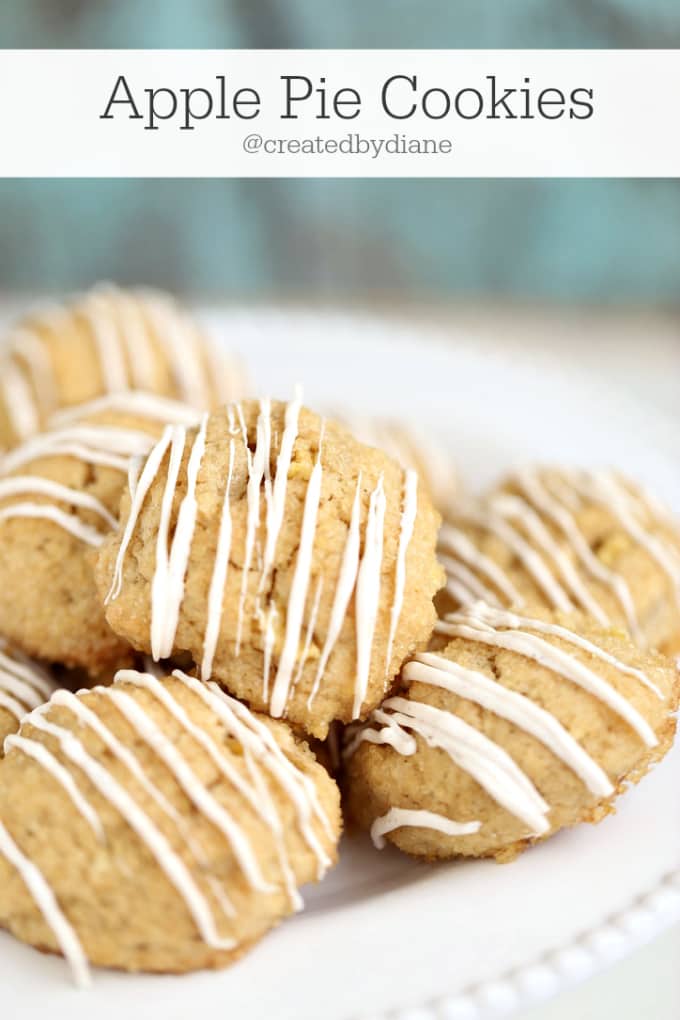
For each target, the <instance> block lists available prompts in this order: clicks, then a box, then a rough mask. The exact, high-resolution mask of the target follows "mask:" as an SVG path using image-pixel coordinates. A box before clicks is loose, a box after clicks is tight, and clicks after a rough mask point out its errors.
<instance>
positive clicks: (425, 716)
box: [359, 697, 550, 836]
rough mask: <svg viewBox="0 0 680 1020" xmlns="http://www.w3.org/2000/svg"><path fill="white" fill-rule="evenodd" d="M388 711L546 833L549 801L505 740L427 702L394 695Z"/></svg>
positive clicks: (537, 832)
mask: <svg viewBox="0 0 680 1020" xmlns="http://www.w3.org/2000/svg"><path fill="white" fill-rule="evenodd" d="M383 711H386V712H389V713H390V714H391V715H392V718H393V725H394V726H396V727H400V728H402V729H403V728H406V729H409V730H412V731H413V732H414V733H417V734H419V735H420V736H421V737H422V738H423V739H424V740H425V741H426V742H427V743H428V744H429V746H430V747H438V748H441V749H442V750H443V751H445V752H446V753H447V754H448V756H449V757H450V758H451V760H452V761H453V762H454V764H455V765H457V766H458V767H459V768H461V769H462V770H463V771H464V772H467V773H468V774H469V775H470V776H472V778H473V779H475V780H476V781H477V782H478V783H479V784H480V786H482V787H483V788H484V789H485V790H486V792H487V793H488V794H489V796H490V797H492V798H493V800H495V801H496V802H497V803H498V804H500V805H501V806H502V807H504V808H505V809H506V810H507V811H509V812H510V814H512V815H514V816H515V817H516V818H518V819H520V820H521V821H522V822H524V824H525V825H527V826H528V828H529V829H530V831H531V833H532V834H533V835H536V836H540V835H543V834H545V833H546V832H547V831H548V830H549V828H550V824H549V822H548V820H547V818H546V815H547V813H548V811H549V810H550V808H549V805H548V804H546V802H545V801H544V800H543V798H542V797H541V795H540V794H539V792H538V791H537V790H536V788H535V787H534V785H533V784H532V782H531V780H530V779H529V777H528V776H527V775H526V774H525V773H524V772H522V770H521V769H520V768H519V766H518V765H517V764H516V763H515V762H514V761H513V760H512V758H511V757H510V755H509V754H508V753H507V752H506V751H505V750H504V749H503V748H502V747H501V746H500V745H499V744H496V743H494V742H493V741H492V740H490V739H489V738H488V737H486V736H484V734H482V733H480V732H479V731H478V730H476V729H475V728H474V727H473V726H469V725H468V724H467V723H465V722H463V720H462V719H458V718H457V717H456V716H454V715H451V713H449V712H445V711H442V710H441V709H438V708H434V707H433V706H432V705H426V704H424V703H423V702H417V701H409V700H407V699H406V698H401V697H396V698H388V700H387V701H386V702H385V703H384V705H383ZM369 730H370V728H369ZM369 730H363V731H362V733H361V734H359V740H362V739H366V738H365V737H363V734H364V733H366V732H368V731H369ZM378 737H379V734H378ZM376 742H379V740H377V741H376ZM402 753H404V752H402Z"/></svg>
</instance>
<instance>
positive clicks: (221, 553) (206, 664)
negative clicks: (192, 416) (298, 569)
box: [201, 408, 234, 680]
mask: <svg viewBox="0 0 680 1020" xmlns="http://www.w3.org/2000/svg"><path fill="white" fill-rule="evenodd" d="M229 413H230V416H231V413H232V412H231V408H230V409H229ZM230 424H231V417H230ZM232 427H233V426H232ZM233 475H234V440H233V439H230V440H229V468H228V470H227V484H226V486H225V489H224V499H223V500H222V513H221V515H220V530H219V534H218V537H217V551H216V553H215V564H214V566H213V572H212V577H211V579H210V589H209V592H208V610H207V614H206V624H205V635H204V638H203V662H202V663H201V676H202V678H203V680H209V679H210V677H211V676H212V668H213V661H214V658H215V650H216V648H217V641H218V639H219V633H220V621H221V619H222V610H223V607H224V590H225V587H226V584H227V574H228V571H229V554H230V552H231V536H232V521H231V482H232V478H233Z"/></svg>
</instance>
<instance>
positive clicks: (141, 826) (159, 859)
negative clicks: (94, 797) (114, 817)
mask: <svg viewBox="0 0 680 1020" xmlns="http://www.w3.org/2000/svg"><path fill="white" fill-rule="evenodd" d="M76 700H77V699H76ZM69 707H71V706H69ZM43 710H44V706H43V707H42V708H39V709H36V711H35V712H33V713H32V714H31V716H30V718H29V719H28V722H29V723H30V725H31V726H34V727H35V728H36V729H39V730H43V731H44V732H45V733H48V734H49V735H50V736H52V737H54V738H55V740H56V741H57V742H58V744H59V747H60V749H61V751H62V753H63V754H64V755H65V756H66V757H67V758H69V759H70V760H71V761H72V762H73V763H74V765H77V766H78V768H80V769H81V770H82V772H83V773H84V774H85V775H86V776H87V778H88V779H89V780H90V782H91V783H92V785H93V786H94V787H95V789H96V790H97V791H98V792H99V794H100V795H101V796H102V797H104V798H105V800H108V801H109V802H110V803H111V804H112V805H113V807H115V808H116V810H117V811H119V812H120V815H121V816H122V817H123V818H124V819H125V821H126V822H127V823H128V825H129V826H130V828H131V829H133V830H134V832H135V833H136V834H137V836H138V837H139V838H140V839H141V840H142V842H143V843H144V845H145V846H146V847H147V849H148V850H149V852H150V853H151V854H152V856H153V857H154V858H155V860H156V863H157V864H158V867H159V868H160V869H161V871H162V872H163V873H164V875H165V876H166V878H167V879H168V881H169V882H170V883H171V884H172V885H173V886H174V887H175V889H176V890H177V892H178V893H179V895H180V896H181V898H182V900H183V901H184V903H185V905H186V907H187V910H188V911H189V913H190V914H191V916H192V918H193V920H194V923H195V924H196V927H197V928H198V930H199V932H200V933H201V937H202V938H203V941H204V942H206V944H207V945H210V946H213V947H214V948H216V949H233V948H234V942H233V940H232V939H224V938H222V937H221V936H220V935H219V932H218V931H217V927H216V925H215V919H214V916H213V914H212V911H211V909H210V904H209V902H208V900H207V899H206V898H205V897H204V895H203V893H202V892H201V891H200V889H199V887H198V885H197V884H196V882H195V880H194V878H193V877H192V875H191V872H190V871H189V869H188V868H187V866H186V864H185V863H184V861H183V860H182V858H181V857H180V856H179V855H178V854H176V853H175V851H174V850H173V849H172V847H171V845H170V843H169V842H168V840H167V838H166V837H165V836H164V835H163V833H162V832H161V831H160V829H158V828H157V826H156V825H155V824H154V822H153V821H152V820H151V818H150V817H149V816H148V815H147V814H146V813H145V812H144V811H143V809H142V808H141V807H140V806H139V804H138V803H137V802H136V801H135V799H134V798H133V797H132V795H131V794H130V793H129V792H128V791H127V790H126V788H125V787H124V786H122V785H121V784H120V783H119V782H118V781H117V780H116V779H115V778H114V777H113V776H112V775H111V773H110V772H108V771H107V769H106V768H105V767H104V766H103V765H101V764H100V762H98V761H97V760H96V759H95V758H93V757H92V756H91V755H89V754H88V753H87V751H86V750H85V747H84V745H83V744H82V743H81V742H80V741H79V740H78V739H77V737H75V735H74V734H73V733H72V732H71V730H67V729H64V728H63V727H62V726H56V725H55V724H54V723H51V722H49V721H48V720H47V719H45V718H43V715H42V712H43Z"/></svg>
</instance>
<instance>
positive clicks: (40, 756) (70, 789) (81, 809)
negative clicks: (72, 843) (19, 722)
mask: <svg viewBox="0 0 680 1020" xmlns="http://www.w3.org/2000/svg"><path fill="white" fill-rule="evenodd" d="M13 747H16V748H17V750H19V751H21V752H22V753H23V754H25V755H26V756H27V757H29V758H32V759H33V760H34V761H36V762H37V763H38V764H39V765H42V767H43V768H44V769H45V771H46V772H49V774H50V775H51V776H52V777H53V778H54V779H55V781H56V782H57V783H59V784H60V785H61V786H62V787H63V789H64V791H65V792H66V794H67V796H68V797H69V799H70V800H71V801H72V803H73V805H74V807H75V809H76V811H78V813H79V814H81V815H82V816H83V818H84V819H85V821H86V822H87V824H88V825H89V826H90V828H91V829H92V830H93V832H94V834H95V836H96V837H97V839H99V840H101V841H103V840H104V838H105V834H104V827H103V825H102V823H101V819H100V818H99V815H98V814H97V812H96V811H95V810H94V808H93V807H92V805H91V804H90V802H89V801H88V800H86V798H85V797H83V795H82V793H81V792H80V790H79V789H78V786H77V785H76V783H75V780H74V779H73V776H72V775H71V773H70V772H68V771H67V770H66V769H65V768H64V766H63V765H62V764H61V763H60V762H59V761H58V760H57V759H56V758H55V757H54V755H53V754H52V752H51V751H49V750H48V748H47V747H45V745H44V744H39V743H38V742H37V740H29V739H27V738H26V737H22V736H19V735H18V734H15V733H13V734H10V736H8V737H7V739H6V740H5V754H7V752H8V751H9V750H10V749H11V748H13Z"/></svg>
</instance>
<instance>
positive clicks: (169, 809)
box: [52, 672, 235, 917]
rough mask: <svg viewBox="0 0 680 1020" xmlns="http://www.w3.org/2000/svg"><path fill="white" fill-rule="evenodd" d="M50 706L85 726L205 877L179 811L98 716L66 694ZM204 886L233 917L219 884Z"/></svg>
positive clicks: (205, 867) (204, 861) (205, 864)
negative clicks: (174, 832) (67, 712)
mask: <svg viewBox="0 0 680 1020" xmlns="http://www.w3.org/2000/svg"><path fill="white" fill-rule="evenodd" d="M125 675H126V677H127V676H128V674H127V672H126V674H125ZM52 704H53V705H60V706H62V707H64V708H68V709H69V710H70V711H71V712H73V714H74V715H75V716H76V718H77V719H78V722H79V723H80V725H82V726H88V727H89V728H90V729H91V730H92V731H93V732H94V733H95V734H96V735H97V736H98V737H99V739H100V740H101V741H102V743H103V744H104V746H105V747H106V749H107V750H108V751H109V752H110V753H111V754H112V755H113V756H114V757H115V758H117V759H118V761H120V762H121V763H122V764H123V765H124V766H125V768H126V769H127V770H128V772H129V773H130V774H131V775H132V776H133V778H134V779H135V780H136V782H137V783H139V785H140V786H141V787H142V789H143V790H144V791H145V793H146V794H148V796H149V797H150V798H151V799H152V800H153V801H154V803H155V804H156V805H157V806H158V807H159V808H160V810H161V811H162V812H163V814H164V815H166V817H167V818H169V819H170V821H171V822H172V823H173V824H174V825H175V827H176V829H177V832H178V834H179V836H180V839H181V840H182V842H183V843H184V845H185V846H186V847H187V849H188V851H189V853H190V854H191V856H192V857H193V859H194V860H195V862H196V864H197V866H198V868H199V869H200V871H201V873H202V874H207V873H208V872H209V870H210V862H209V860H208V858H207V856H206V855H205V853H204V852H203V850H202V848H201V846H200V844H199V843H197V841H196V840H195V839H194V838H193V836H192V833H191V829H190V825H189V824H188V823H187V822H186V821H185V819H184V818H183V817H182V816H181V814H180V813H179V811H177V810H176V809H175V807H174V806H173V805H172V804H171V803H170V801H169V800H168V799H167V797H165V796H164V795H163V794H162V793H161V791H160V790H159V789H158V788H157V787H156V786H155V785H154V784H153V783H152V782H151V781H150V780H149V778H148V776H147V774H146V772H145V771H144V769H143V768H142V766H141V765H140V763H139V760H138V759H137V757H136V756H135V755H134V754H133V753H132V752H131V751H129V750H128V748H126V747H125V746H124V745H123V744H122V743H121V742H120V740H118V739H117V737H115V736H114V735H113V733H112V732H111V731H110V730H109V729H108V728H107V727H106V726H105V725H104V724H103V723H102V721H101V720H100V719H99V716H97V715H96V714H95V713H94V712H93V711H92V710H91V709H89V708H88V707H87V706H86V705H85V704H84V703H83V701H81V700H80V699H79V698H78V697H76V696H75V695H74V694H72V693H71V692H70V691H65V690H58V691H56V692H55V693H54V694H53V695H52ZM208 882H209V885H210V888H211V890H212V891H213V893H214V894H215V896H216V898H217V901H218V903H219V905H220V908H221V909H222V910H224V912H225V914H226V915H227V917H233V916H235V911H234V909H233V907H231V905H230V903H229V901H228V898H227V896H226V894H225V892H224V890H223V889H222V887H221V886H220V884H219V882H218V881H217V880H216V879H214V878H209V879H208Z"/></svg>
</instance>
